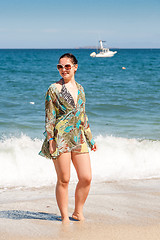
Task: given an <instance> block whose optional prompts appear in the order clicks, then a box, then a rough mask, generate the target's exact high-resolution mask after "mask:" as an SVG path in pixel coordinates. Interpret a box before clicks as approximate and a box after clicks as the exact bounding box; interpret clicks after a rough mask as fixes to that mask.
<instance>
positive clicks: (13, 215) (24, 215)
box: [0, 210, 61, 221]
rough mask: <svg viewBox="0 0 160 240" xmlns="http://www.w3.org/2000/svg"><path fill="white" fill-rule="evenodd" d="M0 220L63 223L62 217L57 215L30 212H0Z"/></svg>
mask: <svg viewBox="0 0 160 240" xmlns="http://www.w3.org/2000/svg"><path fill="white" fill-rule="evenodd" d="M0 218H8V219H14V220H21V219H38V220H47V221H61V217H60V216H57V215H56V214H51V213H45V212H30V211H20V210H8V211H0Z"/></svg>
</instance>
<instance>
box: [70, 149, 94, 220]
mask: <svg viewBox="0 0 160 240" xmlns="http://www.w3.org/2000/svg"><path fill="white" fill-rule="evenodd" d="M72 161H73V164H74V167H75V169H76V171H77V176H78V179H79V182H78V184H77V187H76V192H75V210H74V213H73V215H72V217H73V218H74V219H77V220H84V216H83V206H84V203H85V201H86V199H87V196H88V193H89V190H90V185H91V179H92V173H91V163H90V157H89V153H74V152H72Z"/></svg>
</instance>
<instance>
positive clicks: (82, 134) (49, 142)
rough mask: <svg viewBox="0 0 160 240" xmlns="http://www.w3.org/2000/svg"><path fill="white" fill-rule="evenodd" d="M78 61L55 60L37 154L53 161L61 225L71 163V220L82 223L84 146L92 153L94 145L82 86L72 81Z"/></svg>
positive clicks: (87, 174)
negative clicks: (56, 73) (74, 177)
mask: <svg viewBox="0 0 160 240" xmlns="http://www.w3.org/2000/svg"><path fill="white" fill-rule="evenodd" d="M77 63H78V61H77V59H76V58H75V56H74V55H72V54H70V53H66V54H64V55H62V56H61V57H60V59H59V64H58V65H57V69H58V70H59V73H60V75H61V77H62V78H61V79H60V80H59V81H58V82H56V83H54V84H52V85H51V86H50V87H49V89H48V91H47V93H46V100H45V112H46V117H45V123H46V134H47V135H46V139H45V141H44V143H43V146H42V150H41V152H40V154H41V155H43V156H45V157H48V158H51V159H53V162H54V165H55V169H56V173H57V185H56V199H57V204H58V207H59V210H60V213H61V217H62V222H63V223H64V222H69V217H68V184H69V179H70V166H71V160H72V162H73V165H74V167H75V169H76V172H77V176H78V180H79V181H78V184H77V187H76V191H75V209H74V212H73V215H72V217H73V218H74V219H76V220H79V221H81V220H84V216H83V206H84V203H85V201H86V198H87V196H88V193H89V189H90V184H91V164H90V157H89V153H88V147H87V143H88V145H89V146H90V148H91V150H93V151H96V150H97V145H96V143H95V142H94V140H93V139H92V134H91V131H90V127H89V124H88V119H87V116H86V113H85V94H84V90H83V87H82V86H81V85H80V84H78V83H77V82H76V81H75V73H76V71H77V68H78V64H77Z"/></svg>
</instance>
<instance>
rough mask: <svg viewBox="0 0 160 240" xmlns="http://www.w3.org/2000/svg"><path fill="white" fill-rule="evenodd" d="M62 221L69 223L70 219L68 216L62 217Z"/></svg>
mask: <svg viewBox="0 0 160 240" xmlns="http://www.w3.org/2000/svg"><path fill="white" fill-rule="evenodd" d="M62 223H65V224H66V223H70V220H69V218H68V217H67V218H63V219H62Z"/></svg>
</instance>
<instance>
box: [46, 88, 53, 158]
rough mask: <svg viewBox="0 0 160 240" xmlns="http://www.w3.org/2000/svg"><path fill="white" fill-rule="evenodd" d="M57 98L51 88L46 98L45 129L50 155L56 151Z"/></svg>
mask: <svg viewBox="0 0 160 240" xmlns="http://www.w3.org/2000/svg"><path fill="white" fill-rule="evenodd" d="M54 103H55V96H54V94H53V92H52V91H51V89H50V88H49V89H48V91H47V93H46V97H45V129H46V132H47V139H48V141H49V151H50V154H52V153H53V152H55V150H56V142H55V141H54V127H55V122H56V110H55V104H54Z"/></svg>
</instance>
